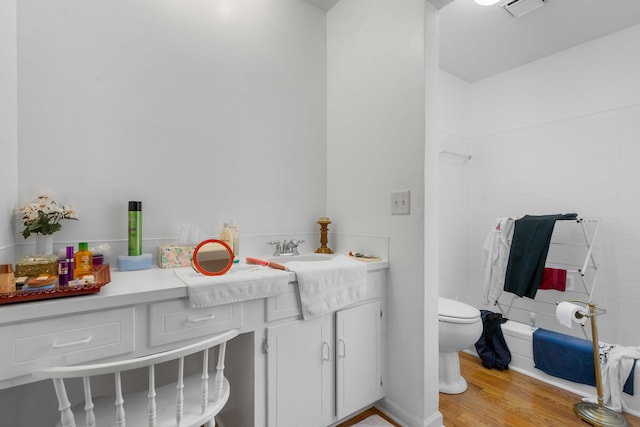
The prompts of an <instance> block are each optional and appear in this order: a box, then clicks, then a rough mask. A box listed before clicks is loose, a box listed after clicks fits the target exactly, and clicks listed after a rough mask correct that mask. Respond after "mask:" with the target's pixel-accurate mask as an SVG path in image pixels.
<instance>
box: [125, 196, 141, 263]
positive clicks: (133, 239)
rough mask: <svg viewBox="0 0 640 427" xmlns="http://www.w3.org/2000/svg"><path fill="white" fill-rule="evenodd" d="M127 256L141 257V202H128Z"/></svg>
mask: <svg viewBox="0 0 640 427" xmlns="http://www.w3.org/2000/svg"><path fill="white" fill-rule="evenodd" d="M128 219H129V256H138V255H142V202H129V218H128Z"/></svg>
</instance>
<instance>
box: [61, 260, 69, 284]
mask: <svg viewBox="0 0 640 427" xmlns="http://www.w3.org/2000/svg"><path fill="white" fill-rule="evenodd" d="M68 284H69V261H67V259H66V258H61V259H59V260H58V286H67V285H68Z"/></svg>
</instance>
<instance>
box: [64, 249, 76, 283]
mask: <svg viewBox="0 0 640 427" xmlns="http://www.w3.org/2000/svg"><path fill="white" fill-rule="evenodd" d="M75 251H76V249H75V248H74V247H73V246H67V256H66V260H67V281H66V283H67V284H69V282H72V281H73V278H74V271H73V270H74V269H75V265H76V264H75V262H74V259H73V258H74V254H75Z"/></svg>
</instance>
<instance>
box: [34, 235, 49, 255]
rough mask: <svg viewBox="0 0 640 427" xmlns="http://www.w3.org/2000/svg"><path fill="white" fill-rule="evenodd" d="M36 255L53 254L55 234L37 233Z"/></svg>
mask: <svg viewBox="0 0 640 427" xmlns="http://www.w3.org/2000/svg"><path fill="white" fill-rule="evenodd" d="M36 255H53V236H52V235H51V234H38V235H36Z"/></svg>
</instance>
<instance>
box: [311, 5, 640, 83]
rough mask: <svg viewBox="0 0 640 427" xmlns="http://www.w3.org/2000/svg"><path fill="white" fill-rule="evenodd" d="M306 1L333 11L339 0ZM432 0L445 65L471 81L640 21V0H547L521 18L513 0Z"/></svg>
mask: <svg viewBox="0 0 640 427" xmlns="http://www.w3.org/2000/svg"><path fill="white" fill-rule="evenodd" d="M305 1H306V2H308V3H310V4H312V5H314V6H316V7H318V8H320V9H322V10H325V11H327V10H329V9H331V8H332V7H333V6H334V5H335V4H336V3H337V2H338V1H339V0H305ZM388 1H397V0H388ZM429 1H430V2H431V3H432V4H434V5H435V6H436V7H438V8H441V9H440V67H441V68H442V69H444V70H446V71H448V72H449V73H451V74H453V75H455V76H458V77H460V78H461V79H463V80H466V81H468V82H475V81H478V80H481V79H484V78H487V77H489V76H492V75H494V74H498V73H501V72H503V71H506V70H509V69H511V68H515V67H517V66H519V65H523V64H526V63H529V62H532V61H535V60H537V59H540V58H543V57H545V56H548V55H551V54H553V53H556V52H559V51H561V50H564V49H568V48H570V47H573V46H577V45H579V44H581V43H585V42H587V41H590V40H593V39H596V38H598V37H601V36H603V35H606V34H609V33H613V32H615V31H619V30H621V29H623V28H626V27H629V26H631V25H635V24H639V23H640V0H545V5H544V6H543V7H540V8H538V9H536V10H533V11H532V12H530V13H528V14H526V15H524V16H521V17H520V18H514V17H512V16H511V15H510V14H509V13H507V12H506V11H505V10H504V9H503V7H502V5H503V4H505V3H507V1H508V0H501V1H499V2H498V3H497V4H495V5H493V6H479V5H477V4H476V3H475V2H474V0H454V1H451V0H429Z"/></svg>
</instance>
